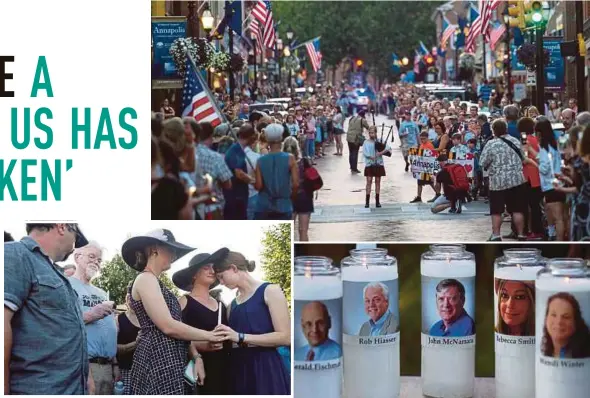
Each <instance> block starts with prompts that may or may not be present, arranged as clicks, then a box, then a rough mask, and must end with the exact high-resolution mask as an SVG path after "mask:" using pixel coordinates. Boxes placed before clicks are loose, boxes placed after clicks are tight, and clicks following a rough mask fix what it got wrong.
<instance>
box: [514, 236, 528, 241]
mask: <svg viewBox="0 0 590 398" xmlns="http://www.w3.org/2000/svg"><path fill="white" fill-rule="evenodd" d="M516 239H517V240H518V241H519V242H525V241H526V240H527V239H526V235H518V237H517V238H516Z"/></svg>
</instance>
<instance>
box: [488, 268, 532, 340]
mask: <svg viewBox="0 0 590 398" xmlns="http://www.w3.org/2000/svg"><path fill="white" fill-rule="evenodd" d="M495 287H496V295H497V296H498V319H497V320H496V332H497V333H502V334H507V335H510V336H534V335H535V285H534V283H533V282H526V281H513V280H505V279H496V283H495Z"/></svg>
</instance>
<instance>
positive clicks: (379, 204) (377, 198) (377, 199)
mask: <svg viewBox="0 0 590 398" xmlns="http://www.w3.org/2000/svg"><path fill="white" fill-rule="evenodd" d="M375 207H381V203H379V195H375Z"/></svg>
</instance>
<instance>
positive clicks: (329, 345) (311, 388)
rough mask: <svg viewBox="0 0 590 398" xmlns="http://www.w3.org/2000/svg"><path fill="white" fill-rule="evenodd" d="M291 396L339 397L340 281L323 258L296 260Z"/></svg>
mask: <svg viewBox="0 0 590 398" xmlns="http://www.w3.org/2000/svg"><path fill="white" fill-rule="evenodd" d="M293 299H294V313H295V321H294V333H293V334H294V351H295V355H294V357H295V364H294V373H293V378H294V384H295V386H294V396H295V397H301V398H303V397H322V398H341V397H342V348H341V347H342V279H341V273H340V269H338V268H335V267H333V266H332V260H331V259H329V258H327V257H308V256H305V257H296V258H295V270H294V277H293Z"/></svg>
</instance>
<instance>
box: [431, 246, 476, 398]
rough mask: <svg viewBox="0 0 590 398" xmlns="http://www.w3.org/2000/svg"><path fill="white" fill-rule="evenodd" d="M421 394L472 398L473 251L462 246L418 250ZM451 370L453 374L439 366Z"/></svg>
mask: <svg viewBox="0 0 590 398" xmlns="http://www.w3.org/2000/svg"><path fill="white" fill-rule="evenodd" d="M420 272H421V274H422V393H423V394H424V395H427V396H430V397H457V398H467V397H472V396H473V392H474V382H475V322H474V319H475V256H474V255H473V253H470V252H467V251H465V247H464V246H463V245H432V246H431V247H430V250H429V251H428V252H426V253H424V254H423V255H422V259H421V263H420ZM446 369H452V377H450V376H449V373H448V372H446V371H444V370H446Z"/></svg>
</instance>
